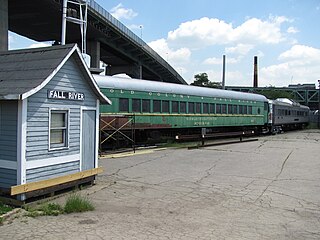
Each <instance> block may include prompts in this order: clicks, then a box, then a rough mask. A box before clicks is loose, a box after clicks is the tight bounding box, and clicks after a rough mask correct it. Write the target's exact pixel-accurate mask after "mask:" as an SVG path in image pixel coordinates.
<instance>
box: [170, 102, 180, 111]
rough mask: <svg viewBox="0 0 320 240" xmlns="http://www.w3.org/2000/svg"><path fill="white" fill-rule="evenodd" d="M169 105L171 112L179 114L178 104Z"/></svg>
mask: <svg viewBox="0 0 320 240" xmlns="http://www.w3.org/2000/svg"><path fill="white" fill-rule="evenodd" d="M171 104H172V112H173V113H178V112H179V102H177V101H172V102H171Z"/></svg>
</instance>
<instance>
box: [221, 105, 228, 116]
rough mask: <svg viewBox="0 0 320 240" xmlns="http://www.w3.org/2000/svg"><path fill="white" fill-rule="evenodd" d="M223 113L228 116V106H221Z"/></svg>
mask: <svg viewBox="0 0 320 240" xmlns="http://www.w3.org/2000/svg"><path fill="white" fill-rule="evenodd" d="M221 113H222V114H226V113H227V104H221Z"/></svg>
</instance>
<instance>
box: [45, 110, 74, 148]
mask: <svg viewBox="0 0 320 240" xmlns="http://www.w3.org/2000/svg"><path fill="white" fill-rule="evenodd" d="M52 111H63V112H66V113H67V115H68V116H67V121H68V122H67V131H66V132H67V133H66V135H67V136H66V138H67V139H66V141H67V142H66V144H67V146H64V147H55V148H52V147H51V136H50V135H51V134H50V132H51V112H52ZM69 145H70V109H69V108H49V127H48V149H49V151H57V150H64V149H69Z"/></svg>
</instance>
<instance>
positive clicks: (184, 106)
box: [180, 102, 187, 113]
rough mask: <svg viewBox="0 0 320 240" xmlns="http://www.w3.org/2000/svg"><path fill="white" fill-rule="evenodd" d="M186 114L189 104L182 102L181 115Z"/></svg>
mask: <svg viewBox="0 0 320 240" xmlns="http://www.w3.org/2000/svg"><path fill="white" fill-rule="evenodd" d="M186 112H187V103H186V102H180V113H186Z"/></svg>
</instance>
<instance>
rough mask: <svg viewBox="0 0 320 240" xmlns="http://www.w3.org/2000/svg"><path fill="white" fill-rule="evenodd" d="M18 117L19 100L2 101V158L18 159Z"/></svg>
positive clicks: (0, 104)
mask: <svg viewBox="0 0 320 240" xmlns="http://www.w3.org/2000/svg"><path fill="white" fill-rule="evenodd" d="M17 118H18V102H17V101H0V160H6V161H17ZM0 167H1V163H0Z"/></svg>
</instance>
